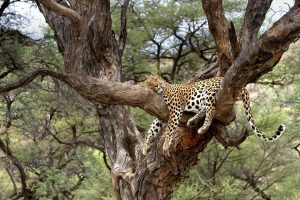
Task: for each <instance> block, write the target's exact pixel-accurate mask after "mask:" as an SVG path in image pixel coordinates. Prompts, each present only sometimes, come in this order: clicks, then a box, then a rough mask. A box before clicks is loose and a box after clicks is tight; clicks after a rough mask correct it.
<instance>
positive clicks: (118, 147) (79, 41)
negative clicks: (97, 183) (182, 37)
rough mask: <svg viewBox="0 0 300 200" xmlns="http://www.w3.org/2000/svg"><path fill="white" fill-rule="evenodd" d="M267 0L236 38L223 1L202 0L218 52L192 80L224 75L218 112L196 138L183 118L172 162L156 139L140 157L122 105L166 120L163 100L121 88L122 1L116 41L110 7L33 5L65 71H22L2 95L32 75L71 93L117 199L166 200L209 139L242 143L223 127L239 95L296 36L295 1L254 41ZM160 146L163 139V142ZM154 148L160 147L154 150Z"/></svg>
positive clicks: (250, 13)
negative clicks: (86, 107)
mask: <svg viewBox="0 0 300 200" xmlns="http://www.w3.org/2000/svg"><path fill="white" fill-rule="evenodd" d="M271 2H272V1H271V0H268V1H256V0H255V1H249V2H248V4H247V8H246V12H245V15H244V21H243V24H242V27H241V31H240V34H239V36H237V35H238V34H237V33H236V31H235V28H234V24H233V23H232V22H229V21H228V20H227V18H226V17H225V15H224V10H223V7H222V1H221V0H217V1H209V0H202V7H203V10H204V12H205V14H206V17H207V21H208V25H209V30H210V32H211V34H212V36H213V38H214V41H215V45H216V49H217V60H216V63H210V65H208V67H207V69H206V70H205V71H204V72H201V73H200V72H199V73H196V76H195V78H194V79H193V80H191V81H196V80H200V79H201V78H203V77H205V78H207V77H211V76H215V75H216V72H218V74H219V75H221V76H224V81H223V84H222V90H221V91H220V92H219V94H218V96H217V112H216V113H217V114H216V116H215V118H216V120H214V122H213V124H212V125H211V127H210V129H209V131H208V132H206V133H205V134H204V135H201V136H200V135H197V134H196V130H197V128H196V129H189V128H188V127H186V125H185V124H186V121H187V119H188V117H190V116H189V115H188V114H187V115H184V116H183V117H182V119H181V122H182V123H181V126H179V127H178V128H177V129H176V133H175V136H176V138H174V140H176V146H175V147H174V149H172V151H171V155H172V156H171V157H165V156H164V155H162V153H161V151H160V150H159V149H160V143H161V142H160V141H157V144H158V145H157V146H154V147H153V148H152V149H151V151H150V153H149V154H147V155H145V156H144V155H142V153H141V149H142V141H143V139H142V137H141V135H140V133H139V131H138V130H137V128H136V126H135V123H134V120H133V118H132V116H131V114H130V112H129V109H128V106H134V107H139V108H141V109H143V110H145V111H146V112H148V113H150V114H152V115H154V116H156V117H159V118H161V119H163V120H166V119H167V118H168V110H167V107H166V105H165V103H164V101H163V100H162V98H161V97H160V96H159V95H158V94H156V93H154V92H153V91H152V90H150V89H148V88H146V87H143V86H142V85H131V84H130V83H122V82H121V78H122V77H121V70H122V54H123V51H124V48H125V44H126V34H127V30H126V10H127V7H128V3H129V0H124V1H122V2H121V15H120V17H121V27H120V34H119V38H118V40H117V39H116V37H115V34H114V32H113V31H112V20H111V12H110V2H109V1H73V0H70V1H59V2H58V1H54V0H39V1H37V5H38V6H39V9H40V11H41V12H42V13H43V14H44V16H45V18H46V21H47V23H48V24H49V25H50V27H51V28H52V29H53V31H54V33H55V39H56V40H57V44H58V48H59V50H60V52H61V53H62V55H63V58H64V68H65V73H64V74H62V73H59V72H56V71H52V70H49V69H37V70H34V71H32V72H28V74H27V75H25V76H24V77H23V78H21V79H20V80H19V81H16V82H14V83H11V84H7V85H4V86H1V87H0V91H1V92H8V91H11V90H13V89H17V88H19V87H23V86H25V85H27V84H29V83H30V82H31V81H32V80H34V79H35V78H36V77H37V76H39V75H41V76H51V77H53V78H56V79H58V80H60V81H62V82H64V83H66V84H67V85H68V86H70V87H71V88H73V89H74V90H75V91H76V92H78V93H79V94H80V95H81V96H82V97H84V98H85V99H87V100H89V101H90V102H92V103H94V105H95V106H96V107H97V113H98V117H99V124H100V127H101V137H102V138H103V140H104V144H105V145H104V146H105V152H106V154H107V155H108V157H109V159H110V161H111V174H112V183H113V186H114V189H115V193H116V195H117V198H118V199H170V198H171V195H172V192H173V191H174V189H175V187H176V184H177V183H178V181H179V180H180V179H181V178H182V177H184V176H185V175H186V174H187V172H188V171H189V169H190V167H191V166H193V165H195V164H196V163H197V155H198V153H199V152H201V151H203V150H204V149H205V147H206V145H207V144H208V143H209V142H210V141H211V139H212V138H213V137H215V138H216V139H217V140H218V141H219V142H220V143H222V144H223V145H224V146H238V145H239V144H240V143H242V142H243V141H244V140H245V139H246V138H247V136H248V135H247V134H246V133H245V132H242V133H241V134H240V135H239V136H238V137H237V138H230V136H229V135H228V134H227V131H226V125H227V124H229V123H230V122H231V121H233V119H234V116H235V115H234V112H233V104H234V99H235V97H236V95H237V92H238V91H239V90H240V89H241V87H243V86H245V85H246V84H247V83H250V82H255V81H256V80H257V79H258V78H259V77H260V76H262V75H263V74H266V73H267V72H269V71H270V70H272V69H273V67H274V66H275V65H276V64H277V62H278V61H279V60H280V58H281V56H282V55H283V53H284V52H285V51H286V50H287V49H288V47H289V45H290V44H291V43H292V42H293V41H294V40H295V39H296V38H297V37H298V35H299V33H300V1H299V0H296V1H295V4H294V6H293V7H292V8H291V9H290V10H289V11H288V12H287V13H286V14H285V15H284V16H283V17H282V18H280V19H279V20H278V21H277V22H276V23H274V24H273V26H272V27H271V28H269V29H268V30H267V31H266V32H265V33H264V34H262V35H261V36H258V31H259V29H260V27H261V25H262V23H263V20H264V18H265V14H266V12H267V11H268V9H269V7H270V4H271ZM161 140H163V137H162V139H161ZM157 147H158V148H157Z"/></svg>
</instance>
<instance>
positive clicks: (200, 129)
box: [197, 128, 205, 135]
mask: <svg viewBox="0 0 300 200" xmlns="http://www.w3.org/2000/svg"><path fill="white" fill-rule="evenodd" d="M197 133H198V134H200V135H201V134H203V133H205V130H204V129H203V128H199V129H198V131H197Z"/></svg>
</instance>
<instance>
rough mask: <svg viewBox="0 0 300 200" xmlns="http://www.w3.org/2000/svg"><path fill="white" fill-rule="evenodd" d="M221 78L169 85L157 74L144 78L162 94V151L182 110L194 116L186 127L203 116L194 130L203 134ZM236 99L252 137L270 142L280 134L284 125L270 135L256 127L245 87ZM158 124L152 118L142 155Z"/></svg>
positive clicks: (155, 132) (149, 85) (158, 121)
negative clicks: (164, 108)
mask: <svg viewBox="0 0 300 200" xmlns="http://www.w3.org/2000/svg"><path fill="white" fill-rule="evenodd" d="M222 81H223V77H213V78H209V79H205V80H201V81H197V82H194V83H191V84H170V83H168V82H167V81H165V80H164V79H163V78H161V77H160V76H159V75H151V76H149V77H148V78H147V79H146V80H145V81H144V84H145V85H146V86H147V87H148V88H150V89H152V90H154V91H155V92H156V93H158V94H160V95H162V97H163V99H164V101H165V102H166V104H167V107H168V110H169V118H168V121H167V127H166V131H165V139H164V143H163V152H166V151H168V149H169V148H170V146H171V145H172V135H173V133H174V130H175V129H176V127H177V126H178V124H179V120H180V118H181V116H182V114H183V112H184V111H186V112H191V113H195V115H194V116H193V117H191V118H190V119H189V120H188V121H187V126H188V127H193V126H195V122H197V121H199V120H200V119H202V118H203V117H204V116H205V118H204V123H203V125H202V127H200V128H199V129H198V130H197V133H198V134H203V133H205V132H206V131H207V130H208V129H209V127H210V125H211V123H212V120H213V118H214V115H215V112H216V109H215V106H216V96H217V92H218V91H219V90H220V89H221V84H222ZM236 100H242V101H243V107H244V110H245V113H246V117H247V121H248V122H249V125H250V128H251V129H252V130H253V132H254V134H255V135H256V136H258V137H259V138H261V139H262V140H264V141H267V142H271V141H275V140H277V139H278V138H279V137H280V136H281V135H282V134H283V132H284V131H285V129H286V127H285V125H284V124H280V126H279V127H278V129H277V131H276V132H275V134H273V135H272V136H267V135H265V134H263V133H262V132H261V131H260V130H259V129H258V128H257V126H256V125H255V122H254V118H253V116H252V113H251V107H250V98H249V92H248V91H247V89H246V88H245V87H243V88H242V89H241V90H240V91H239V93H238V95H237V98H236ZM162 127H163V121H162V120H160V119H158V118H155V120H154V121H153V122H152V124H151V126H150V129H149V130H148V132H147V133H148V135H147V137H146V141H145V143H144V147H143V153H144V154H146V153H148V152H149V149H150V146H151V144H152V143H153V141H154V140H155V139H156V138H157V135H158V133H159V132H160V131H161V129H162Z"/></svg>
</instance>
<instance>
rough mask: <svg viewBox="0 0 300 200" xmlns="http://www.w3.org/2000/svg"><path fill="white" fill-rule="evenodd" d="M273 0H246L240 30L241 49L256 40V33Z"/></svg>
mask: <svg viewBox="0 0 300 200" xmlns="http://www.w3.org/2000/svg"><path fill="white" fill-rule="evenodd" d="M272 1H273V0H265V1H260V0H252V1H248V5H247V8H246V13H245V17H244V22H243V25H242V29H241V32H240V45H241V47H242V49H245V48H246V47H248V46H249V45H250V44H251V43H252V42H253V41H255V40H257V38H256V37H257V33H258V31H259V29H260V27H261V25H262V23H263V21H264V19H265V16H266V13H267V11H268V9H269V8H270V6H271V3H272Z"/></svg>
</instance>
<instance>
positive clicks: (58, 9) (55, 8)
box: [38, 0, 81, 26]
mask: <svg viewBox="0 0 300 200" xmlns="http://www.w3.org/2000/svg"><path fill="white" fill-rule="evenodd" d="M38 2H39V3H41V4H42V5H43V6H44V7H45V8H47V9H49V10H51V11H52V12H54V13H56V14H58V15H61V16H64V17H67V18H69V19H70V20H71V21H72V22H73V23H74V24H76V25H78V26H80V23H81V17H80V15H79V13H77V12H76V11H74V10H72V9H70V8H67V7H65V6H63V5H61V4H59V3H56V2H55V1H54V0H38Z"/></svg>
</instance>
